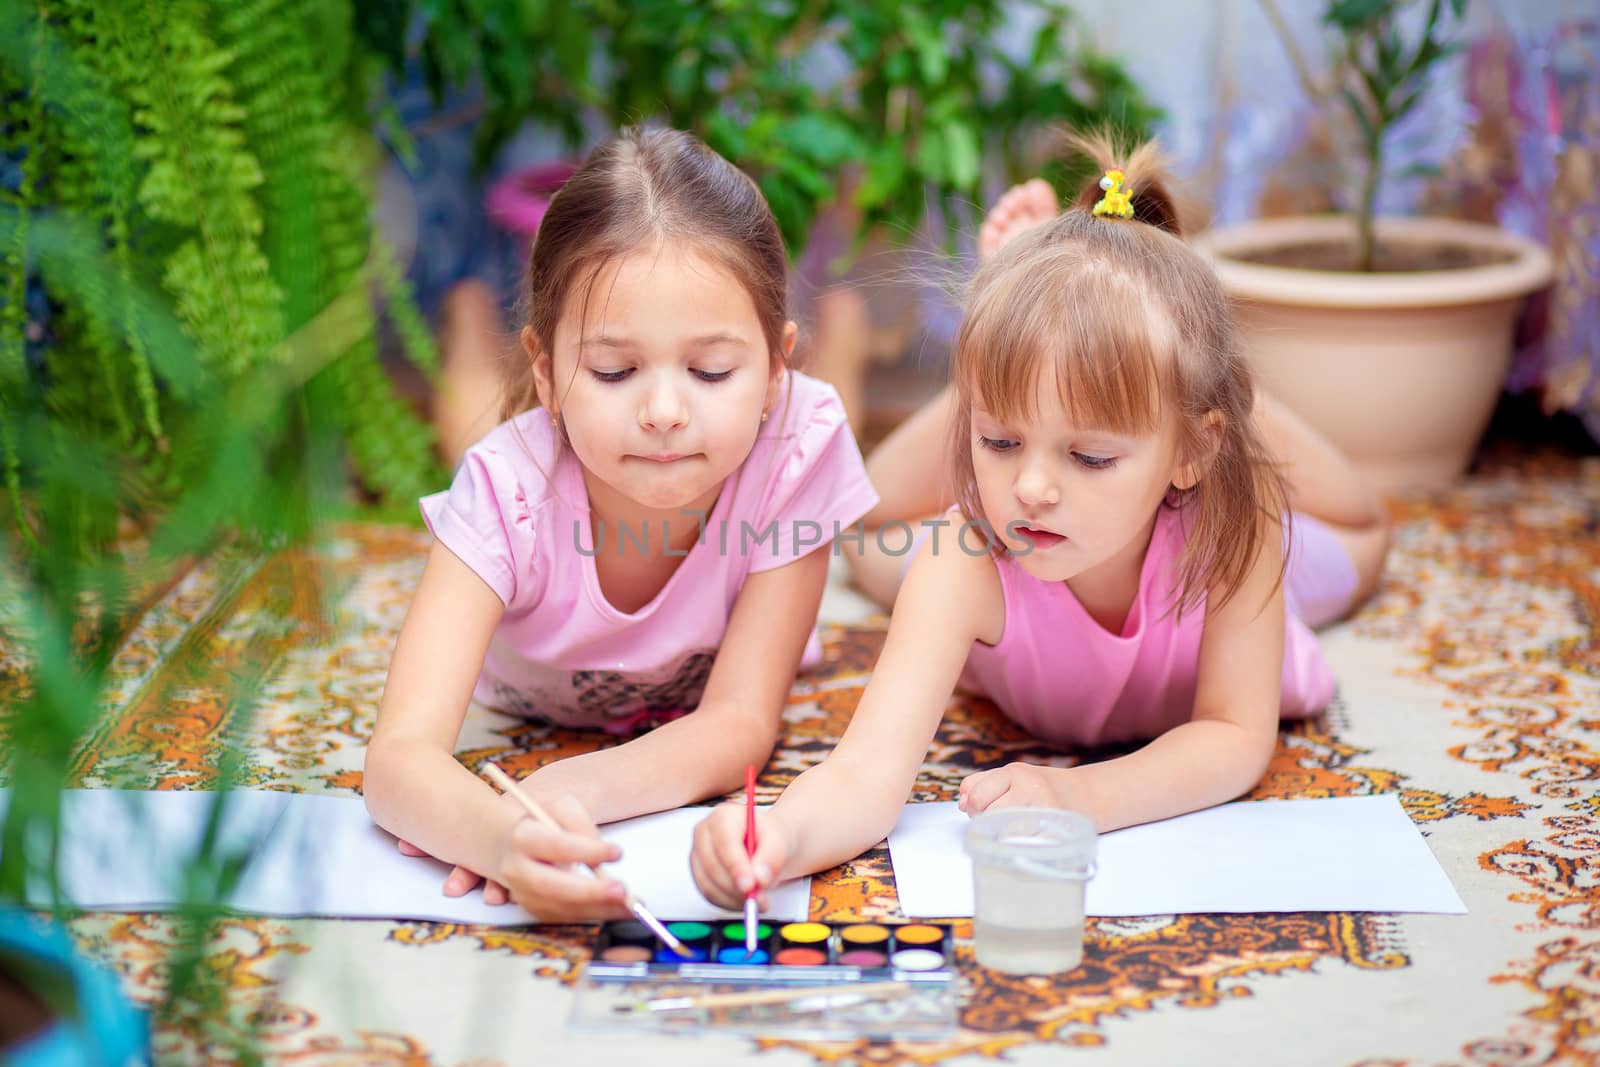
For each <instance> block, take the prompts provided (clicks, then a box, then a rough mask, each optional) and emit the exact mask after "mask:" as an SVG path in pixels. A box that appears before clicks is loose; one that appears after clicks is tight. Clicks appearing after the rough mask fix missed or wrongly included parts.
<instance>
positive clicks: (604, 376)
mask: <svg viewBox="0 0 1600 1067" xmlns="http://www.w3.org/2000/svg"><path fill="white" fill-rule="evenodd" d="M589 373H590V374H593V375H594V376H595V380H596V381H601V382H608V383H610V382H620V381H622V379H624V378H626V377H627V376H628V375H630V374H632V373H633V368H632V367H624V368H623V369H622V370H590V371H589Z"/></svg>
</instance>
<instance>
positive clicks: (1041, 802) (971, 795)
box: [960, 763, 1081, 815]
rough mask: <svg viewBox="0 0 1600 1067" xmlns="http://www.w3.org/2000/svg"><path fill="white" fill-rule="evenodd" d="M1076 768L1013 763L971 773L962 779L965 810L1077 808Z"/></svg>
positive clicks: (962, 801)
mask: <svg viewBox="0 0 1600 1067" xmlns="http://www.w3.org/2000/svg"><path fill="white" fill-rule="evenodd" d="M1071 776H1072V771H1071V770H1069V769H1067V768H1064V767H1036V766H1034V765H1033V764H1031V763H1009V764H1007V765H1006V766H1004V767H999V768H997V769H995V770H992V771H979V772H978V773H977V774H969V775H967V777H966V778H964V779H962V782H961V800H960V807H961V810H962V811H964V812H966V813H967V814H968V815H976V814H978V813H979V812H980V811H988V810H989V809H990V808H1074V809H1075V810H1081V809H1076V805H1074V803H1073V790H1072V777H1071Z"/></svg>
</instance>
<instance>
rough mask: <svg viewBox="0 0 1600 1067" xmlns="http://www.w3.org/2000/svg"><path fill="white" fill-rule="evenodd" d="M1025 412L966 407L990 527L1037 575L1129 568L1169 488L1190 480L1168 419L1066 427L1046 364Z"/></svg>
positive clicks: (1134, 569) (1139, 556)
mask: <svg viewBox="0 0 1600 1067" xmlns="http://www.w3.org/2000/svg"><path fill="white" fill-rule="evenodd" d="M1034 412H1035V415H1034V417H1033V418H1032V419H1028V420H1023V419H1020V418H1016V419H1012V420H1011V421H1008V422H1001V421H1000V420H999V419H997V418H995V417H994V416H992V415H990V414H989V413H988V412H986V411H984V410H982V409H981V408H979V407H974V408H973V409H972V441H971V446H972V467H973V471H974V474H975V475H976V481H977V488H978V496H979V499H980V500H981V501H982V503H983V510H984V514H985V515H986V516H987V517H988V520H989V523H990V525H991V526H992V527H993V528H994V531H995V533H996V534H997V535H998V536H999V537H1000V538H1002V539H1003V540H1004V542H1005V544H1006V546H1007V547H1008V548H1009V549H1010V550H1011V551H1012V553H1013V554H1014V555H1015V556H1016V559H1017V562H1018V564H1020V565H1021V566H1022V568H1023V569H1024V570H1026V571H1027V572H1028V573H1029V574H1030V575H1032V576H1033V577H1035V578H1039V579H1041V580H1044V581H1069V580H1071V579H1074V578H1078V577H1083V576H1089V577H1091V578H1092V577H1094V576H1096V575H1102V576H1112V575H1122V576H1127V575H1129V574H1133V575H1136V574H1137V573H1138V570H1139V567H1140V565H1141V564H1142V562H1143V559H1144V551H1145V548H1146V547H1147V545H1148V544H1149V536H1150V530H1151V528H1152V526H1153V524H1154V521H1155V515H1156V510H1157V508H1158V507H1159V506H1160V504H1161V501H1162V499H1163V497H1165V495H1166V493H1167V490H1168V488H1169V487H1171V486H1173V485H1178V486H1179V487H1180V488H1186V487H1187V485H1190V484H1193V483H1192V479H1191V475H1190V473H1189V471H1188V469H1187V468H1186V467H1185V466H1184V464H1183V463H1182V461H1181V459H1180V457H1179V454H1178V447H1177V434H1176V433H1175V432H1174V428H1173V427H1172V426H1171V419H1170V418H1166V419H1164V420H1163V426H1162V429H1161V430H1160V431H1159V432H1155V433H1149V434H1143V435H1131V434H1126V433H1112V432H1108V431H1104V430H1099V429H1096V428H1095V427H1092V426H1075V425H1073V424H1072V423H1071V421H1070V419H1069V416H1068V413H1067V412H1066V411H1065V410H1064V408H1063V405H1062V403H1061V398H1060V395H1059V393H1058V392H1057V389H1056V382H1055V375H1054V373H1053V372H1050V371H1048V370H1046V371H1045V372H1044V373H1042V374H1040V375H1039V381H1038V383H1037V385H1036V395H1035V400H1034ZM1106 568H1109V570H1107V569H1106Z"/></svg>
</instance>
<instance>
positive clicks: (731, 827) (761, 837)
mask: <svg viewBox="0 0 1600 1067" xmlns="http://www.w3.org/2000/svg"><path fill="white" fill-rule="evenodd" d="M744 820H745V812H744V805H743V804H723V805H722V806H721V807H718V808H716V809H715V810H713V811H712V812H711V814H710V815H707V816H706V817H705V818H704V819H702V820H701V821H700V825H699V826H696V827H695V828H694V847H693V849H692V850H691V851H690V853H689V870H690V871H691V872H692V873H693V874H694V884H695V885H696V886H698V887H699V889H700V892H701V894H702V895H703V896H704V897H705V898H706V899H707V900H709V901H711V903H713V904H715V905H716V906H717V907H719V908H728V909H730V910H733V911H737V910H739V909H740V908H742V907H744V899H745V894H747V893H749V891H750V889H751V888H752V887H754V886H759V887H760V888H761V892H760V893H758V894H757V895H756V903H757V905H758V906H759V907H760V908H761V909H762V910H763V911H765V910H766V909H767V908H768V907H770V906H771V903H772V902H771V901H770V900H769V899H768V894H767V890H769V889H771V888H772V883H773V882H774V881H775V880H776V879H777V876H778V873H779V872H780V871H782V870H783V865H784V863H785V862H786V861H787V860H788V859H789V855H790V853H792V852H793V851H794V843H793V841H791V840H790V837H789V831H788V829H787V827H785V826H784V824H783V820H782V819H780V818H779V817H778V816H776V815H774V814H772V813H771V812H770V811H757V812H756V854H755V855H754V856H753V857H752V856H748V855H746V854H745V850H744Z"/></svg>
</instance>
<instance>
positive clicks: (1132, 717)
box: [961, 507, 1334, 747]
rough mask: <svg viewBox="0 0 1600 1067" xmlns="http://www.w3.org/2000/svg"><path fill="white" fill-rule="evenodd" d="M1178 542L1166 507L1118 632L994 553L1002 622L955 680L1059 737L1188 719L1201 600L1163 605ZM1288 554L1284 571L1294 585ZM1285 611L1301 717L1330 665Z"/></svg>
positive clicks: (1095, 741)
mask: <svg viewBox="0 0 1600 1067" xmlns="http://www.w3.org/2000/svg"><path fill="white" fill-rule="evenodd" d="M1182 549H1183V527H1182V523H1181V522H1180V520H1179V518H1178V512H1176V511H1175V510H1173V509H1171V508H1166V507H1163V508H1162V509H1161V512H1160V514H1159V516H1158V517H1157V519H1156V525H1155V530H1154V532H1153V533H1152V534H1151V537H1150V549H1149V551H1148V552H1147V553H1146V554H1145V559H1144V566H1143V568H1142V570H1141V571H1140V574H1139V592H1138V595H1137V596H1136V597H1135V598H1134V602H1133V606H1132V607H1131V608H1130V609H1129V611H1128V616H1127V618H1126V619H1125V620H1124V621H1123V625H1122V632H1121V633H1110V632H1108V631H1107V630H1106V629H1105V628H1104V627H1102V626H1101V625H1100V624H1099V623H1097V622H1096V621H1095V620H1094V618H1093V617H1092V616H1091V615H1090V614H1089V612H1088V611H1087V610H1086V609H1085V608H1084V607H1083V605H1082V604H1080V603H1079V602H1078V599H1077V597H1075V596H1073V595H1072V591H1071V590H1070V589H1068V588H1067V584H1066V583H1065V582H1042V581H1039V580H1038V579H1037V578H1034V577H1032V576H1030V575H1029V574H1028V573H1027V572H1026V571H1024V570H1023V569H1022V567H1021V565H1020V564H1018V563H1017V561H1016V560H1015V559H1013V558H1011V557H1009V556H1005V557H1000V558H997V559H996V560H995V564H996V566H997V567H998V568H999V572H1000V585H1001V588H1002V590H1003V591H1004V595H1005V610H1006V621H1005V630H1004V632H1003V633H1002V634H1001V636H1000V641H999V642H998V643H997V644H994V645H986V644H984V643H983V642H981V641H980V642H974V644H973V646H972V652H971V653H970V655H969V656H968V658H967V665H966V669H965V670H964V671H963V673H962V676H961V684H962V686H964V687H966V688H969V689H972V690H974V691H976V692H979V693H982V694H983V695H985V696H987V697H989V698H990V699H991V700H993V701H994V702H995V703H996V704H997V705H998V706H999V707H1000V709H1001V710H1002V711H1004V712H1005V713H1006V714H1007V715H1008V716H1010V717H1011V718H1012V719H1014V720H1016V722H1017V723H1018V725H1020V726H1022V727H1023V728H1024V729H1026V730H1027V731H1028V732H1029V733H1031V734H1033V735H1034V736H1035V737H1038V738H1040V739H1042V740H1045V741H1050V742H1053V743H1055V744H1059V745H1063V746H1072V747H1092V746H1095V745H1103V744H1113V743H1118V742H1126V741H1134V740H1148V739H1150V738H1153V737H1156V736H1158V735H1160V734H1162V733H1165V732H1166V731H1167V730H1170V729H1171V728H1172V727H1174V726H1177V725H1179V724H1181V723H1184V722H1187V721H1188V720H1189V719H1190V718H1191V717H1192V715H1193V712H1194V695H1195V683H1196V674H1197V668H1198V666H1199V662H1200V637H1201V634H1202V632H1203V631H1204V628H1205V605H1204V603H1203V602H1202V603H1201V604H1199V605H1196V606H1195V607H1193V608H1191V609H1190V610H1188V611H1185V612H1184V614H1183V620H1182V621H1181V622H1178V621H1175V617H1174V613H1172V612H1169V610H1168V609H1169V608H1171V607H1173V605H1174V604H1175V602H1176V597H1175V595H1174V594H1173V592H1172V582H1171V574H1172V572H1173V571H1172V569H1173V567H1174V566H1175V565H1176V563H1177V560H1178V557H1179V555H1180V553H1181V551H1182ZM1290 558H1291V569H1290V571H1289V573H1288V574H1286V576H1285V580H1286V583H1288V584H1291V585H1292V584H1293V582H1294V580H1295V570H1294V566H1293V564H1294V560H1295V556H1294V555H1293V554H1291V557H1290ZM1290 599H1291V600H1293V597H1291V598H1290ZM1287 619H1288V621H1287V624H1286V632H1285V634H1284V638H1285V641H1284V650H1283V686H1282V703H1281V706H1280V714H1281V715H1282V716H1283V717H1284V718H1302V717H1305V716H1307V715H1313V714H1316V713H1317V712H1319V711H1321V710H1322V709H1323V708H1325V707H1327V705H1328V701H1329V700H1331V699H1332V697H1333V690H1334V677H1333V671H1332V670H1331V669H1330V668H1329V667H1328V664H1327V661H1325V660H1324V659H1323V658H1322V653H1321V651H1320V650H1319V649H1318V647H1317V638H1316V635H1315V634H1313V633H1312V632H1311V630H1310V629H1309V628H1307V626H1306V624H1305V623H1304V622H1302V621H1301V620H1300V619H1299V618H1298V617H1297V616H1296V615H1294V614H1293V613H1289V614H1288V615H1287Z"/></svg>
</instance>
